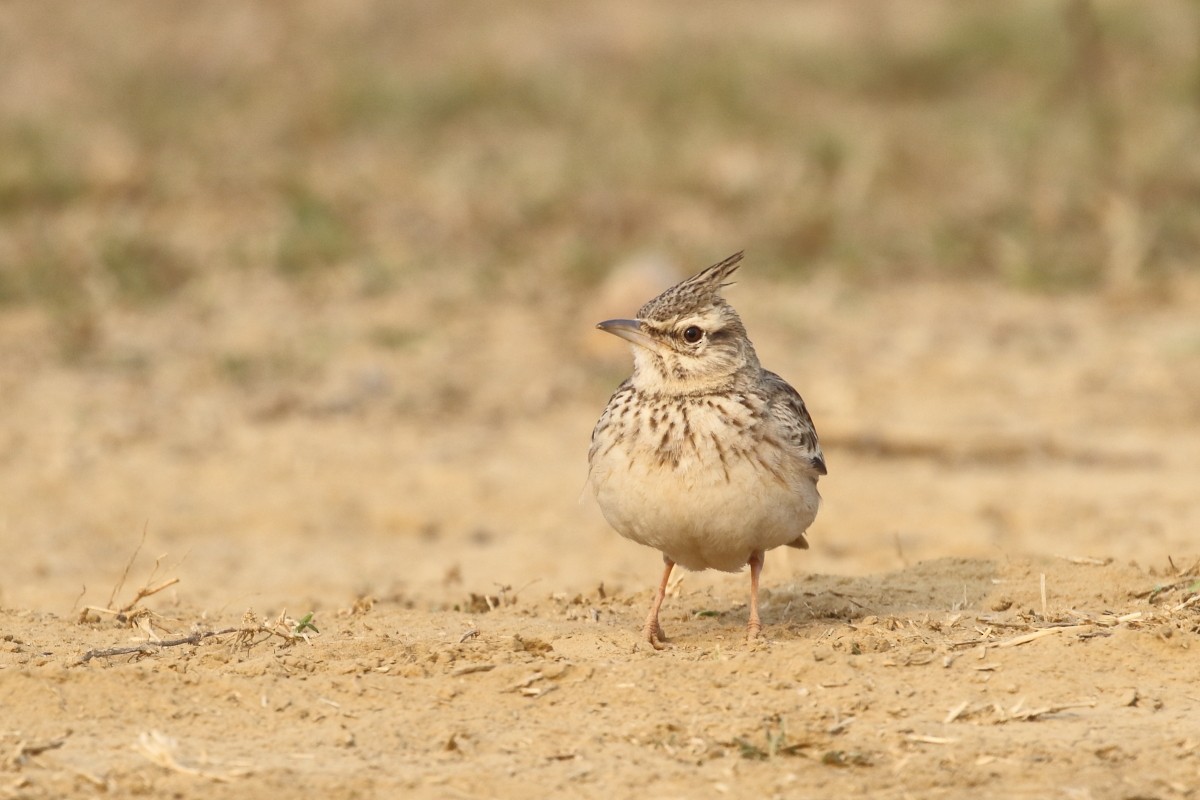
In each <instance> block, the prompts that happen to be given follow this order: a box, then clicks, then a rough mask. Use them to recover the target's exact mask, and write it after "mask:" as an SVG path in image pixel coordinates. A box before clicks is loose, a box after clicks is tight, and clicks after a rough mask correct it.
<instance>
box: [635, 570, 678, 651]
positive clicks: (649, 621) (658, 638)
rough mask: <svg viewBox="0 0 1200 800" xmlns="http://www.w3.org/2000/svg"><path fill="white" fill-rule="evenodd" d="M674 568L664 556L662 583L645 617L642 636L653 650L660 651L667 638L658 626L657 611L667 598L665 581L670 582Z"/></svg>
mask: <svg viewBox="0 0 1200 800" xmlns="http://www.w3.org/2000/svg"><path fill="white" fill-rule="evenodd" d="M674 567H675V562H674V561H672V560H671V559H669V558H667V557H666V556H665V555H664V556H663V575H662V581H661V582H660V583H659V584H658V594H656V595H655V596H654V603H653V605H651V606H650V616H648V617H646V627H644V628H643V629H642V635H643V636H645V637H646V641H647V642H649V643H650V644H651V645H652V646H653V647H654V649H655V650H662V649H663V644H662V643H663V641H664V640H665V639H666V638H667V637H666V635H665V634H664V633H663V629H662V625H659V624H658V610H659V609H660V608H662V604H663V599H664V598H665V597H666V596H667V581H668V580H670V578H671V570H672V569H674Z"/></svg>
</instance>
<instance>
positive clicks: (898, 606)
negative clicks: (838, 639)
mask: <svg viewBox="0 0 1200 800" xmlns="http://www.w3.org/2000/svg"><path fill="white" fill-rule="evenodd" d="M998 571H999V565H998V564H997V562H995V561H991V560H985V559H966V558H940V559H934V560H931V561H922V562H920V563H918V564H913V565H911V566H908V567H905V568H904V569H902V570H898V571H896V572H888V573H884V574H879V575H863V576H857V577H843V576H837V575H810V576H807V577H804V578H801V579H798V580H795V581H792V582H789V583H786V584H784V585H782V586H777V587H774V588H773V589H772V590H771V592H770V595H769V598H764V600H766V601H767V602H764V603H763V604H762V607H761V613H762V618H763V623H764V624H766V625H776V626H780V625H782V626H801V627H804V626H807V625H810V624H813V623H827V622H853V621H854V620H856V619H862V618H864V617H867V616H876V617H889V616H911V615H913V614H919V613H922V612H954V611H961V610H967V609H976V610H978V609H980V608H981V607H982V606H983V604H984V603H985V602H986V601H987V599H988V598H989V596H991V595H993V594H994V593H995V592H996V588H997V587H996V583H995V578H996V576H997V574H998Z"/></svg>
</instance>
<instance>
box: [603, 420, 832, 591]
mask: <svg viewBox="0 0 1200 800" xmlns="http://www.w3.org/2000/svg"><path fill="white" fill-rule="evenodd" d="M696 438H697V439H698V441H699V443H698V444H697V445H696V446H695V447H690V448H688V449H687V450H685V451H681V452H680V457H679V459H678V463H676V464H672V463H670V462H666V463H664V462H663V461H662V460H660V459H658V458H656V455H655V451H654V449H653V448H652V447H651V446H649V445H648V444H647V445H643V446H641V447H638V448H637V450H638V452H635V453H630V452H628V451H627V449H626V448H625V447H624V446H616V447H613V448H611V449H610V450H608V451H607V452H605V453H603V454H602V455H598V457H597V458H596V459H595V460H594V462H593V463H592V469H591V473H590V481H591V484H592V489H593V491H594V492H595V494H596V500H597V502H598V503H599V504H600V509H601V511H602V512H603V513H604V517H605V519H607V520H608V522H609V524H610V525H612V526H613V528H615V529H616V530H617V532H618V533H620V534H621V535H622V536H624V537H626V538H627V539H632V540H633V541H635V542H638V543H640V544H644V545H647V546H649V547H653V548H656V549H658V550H661V551H662V552H663V553H664V554H665V555H666V556H667V557H668V558H670V559H671V560H672V561H674V562H675V563H676V564H679V565H680V566H682V567H686V568H687V569H693V570H699V569H719V570H724V571H726V572H737V571H738V570H740V569H741V568H742V567H743V566H744V565H745V564H746V562H747V561H748V560H749V558H750V554H751V553H752V552H753V551H755V550H770V549H772V548H775V547H780V546H783V545H786V544H789V543H790V542H793V541H795V540H796V539H797V538H799V537H800V535H801V534H802V533H804V531H805V530H806V529H807V528H808V526H809V525H811V524H812V521H813V519H814V518H815V517H816V514H817V507H818V505H819V503H820V496H819V495H818V493H817V486H816V481H815V480H814V478H813V477H812V476H811V475H810V474H807V473H805V472H803V471H801V470H798V469H793V468H790V465H789V464H787V463H786V461H787V459H786V457H785V458H784V459H783V461H781V462H776V463H775V464H774V469H768V468H767V467H766V466H764V465H762V464H760V463H758V462H757V461H756V460H755V459H753V458H750V457H746V456H734V455H731V454H730V453H729V452H728V451H726V452H724V453H722V452H719V451H718V449H717V446H716V445H715V444H713V443H712V442H711V440H709V439H706V438H705V437H702V436H701V437H696Z"/></svg>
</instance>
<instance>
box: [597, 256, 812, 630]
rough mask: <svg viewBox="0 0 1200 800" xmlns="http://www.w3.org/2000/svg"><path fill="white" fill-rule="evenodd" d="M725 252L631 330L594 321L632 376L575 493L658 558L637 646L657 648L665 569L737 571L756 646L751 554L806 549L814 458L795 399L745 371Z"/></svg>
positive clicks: (748, 365) (807, 423)
mask: <svg viewBox="0 0 1200 800" xmlns="http://www.w3.org/2000/svg"><path fill="white" fill-rule="evenodd" d="M741 260H742V254H741V253H736V254H734V255H732V256H730V257H729V258H727V259H725V260H724V261H722V262H720V263H719V264H714V265H713V266H711V267H709V268H708V269H706V270H704V271H703V272H701V273H700V274H699V275H696V276H694V277H692V278H688V279H687V280H685V281H683V282H682V283H680V284H678V285H676V286H673V287H671V288H670V289H667V290H666V291H665V292H663V293H662V294H660V295H659V296H658V297H656V298H654V299H653V300H651V301H650V302H648V303H646V305H644V306H642V307H641V309H640V310H639V311H638V314H637V319H611V320H608V321H606V322H601V323H600V324H599V325H597V326H596V327H598V328H599V329H600V330H602V331H606V332H608V333H611V334H614V335H616V336H620V337H621V338H622V339H625V340H627V341H629V342H630V343H631V344H632V345H633V348H632V349H633V375H632V376H631V377H630V378H629V379H628V380H626V381H625V382H624V383H622V384H621V385H620V386H619V387H617V391H616V392H615V393H614V394H613V396H612V399H610V400H609V401H608V407H607V408H605V409H604V413H603V414H602V415H601V416H600V421H599V422H597V423H596V428H595V430H594V431H592V445H591V449H590V450H589V451H588V465H589V470H588V480H589V482H590V483H591V485H592V490H593V491H594V492H595V494H596V500H597V501H598V502H599V504H600V510H601V511H603V513H604V517H605V519H607V520H608V522H609V524H610V525H612V526H613V527H614V528H616V530H617V532H618V533H620V534H621V535H622V536H624V537H625V538H627V539H632V540H633V541H635V542H638V543H640V544H644V545H648V546H650V547H653V548H655V549H657V550H661V551H662V554H663V561H664V563H665V568H664V570H663V574H662V581H661V582H660V583H659V585H658V593H657V594H656V595H655V597H654V603H653V604H652V605H651V607H650V615H649V616H648V617H647V618H646V626H645V629H644V634H645V637H646V640H647V641H649V642H650V644H652V645H653V646H654V647H655V648H657V649H661V648H662V640H663V639H664V638H665V636H664V634H663V631H662V627H661V626H660V625H659V623H658V612H659V609H660V608H661V607H662V603H663V597H664V596H665V594H666V590H667V580H668V579H669V578H670V577H671V570H672V568H673V567H674V566H675V565H676V564H679V565H680V566H683V567H686V568H687V569H692V570H701V569H719V570H724V571H726V572H739V571H741V569H742V566H743V565H745V564H749V565H750V621H749V625H748V630H749V638H751V639H753V638H755V637H757V636H758V633H759V631H760V630H761V629H762V622H761V621H760V620H759V616H758V577H759V573H760V572H761V571H762V566H763V554H764V553H765V552H766V551H767V550H771V549H773V548H776V547H780V546H782V545H788V546H790V547H798V548H807V547H808V541H807V540H806V539H805V538H804V532H805V531H806V530H807V529H808V526H809V525H811V524H812V521H813V519H814V518H815V517H816V515H817V506H818V505H819V504H820V495H818V493H817V479H818V478H819V477H820V476H822V475H824V474H826V471H825V458H824V456H823V455H822V453H821V445H820V444H819V443H818V441H817V432H816V429H815V428H814V427H813V423H812V418H811V417H810V416H809V414H808V410H807V409H806V408H805V407H804V400H802V399H801V398H800V395H799V394H798V393H797V392H796V390H795V389H793V388H792V387H791V386H789V385H788V383H787V382H786V381H785V380H784V379H783V378H781V377H779V376H778V375H776V374H775V373H773V372H768V371H767V370H765V369H763V368H762V366H760V365H759V363H758V356H757V355H756V354H755V352H754V345H753V344H751V343H750V339H749V338H748V337H747V336H746V329H745V327H744V326H743V325H742V321H741V319H740V318H739V317H738V315H737V312H735V311H734V310H733V308H732V307H731V306H730V305H729V304H728V303H727V302H726V301H725V300H724V298H722V297H721V295H720V291H721V288H722V287H723V286H725V285H727V284H724V283H722V281H724V280H725V279H726V278H728V277H729V276H730V275H731V274H732V273H733V271H734V270H736V269H737V267H738V264H739V263H740V262H741Z"/></svg>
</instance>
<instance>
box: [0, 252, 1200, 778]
mask: <svg viewBox="0 0 1200 800" xmlns="http://www.w3.org/2000/svg"><path fill="white" fill-rule="evenodd" d="M622 274H623V275H624V276H625V277H622V278H620V279H619V280H620V281H627V283H628V285H624V284H621V283H620V282H618V283H617V284H615V285H610V286H606V287H603V291H601V292H598V293H597V294H596V295H595V297H594V299H592V300H590V301H588V302H587V303H568V304H565V305H564V304H556V303H554V302H539V303H528V304H520V303H517V304H513V305H512V306H511V307H509V306H507V305H505V306H504V307H503V308H490V309H481V308H479V307H478V305H477V304H474V305H472V304H468V303H467V302H466V301H465V300H464V298H465V297H466V296H467V293H466V292H465V291H463V290H457V289H455V288H454V286H455V282H454V281H453V280H442V279H439V281H438V283H437V285H436V286H432V285H431V286H430V287H420V288H421V290H420V291H416V290H414V291H402V292H398V293H395V294H391V295H387V296H383V297H379V298H374V299H372V298H363V297H357V296H352V295H351V293H350V292H348V291H346V292H342V291H340V289H339V287H338V286H337V285H331V286H329V287H326V288H327V291H322V292H319V293H318V292H311V293H307V294H306V293H301V292H297V291H296V290H295V289H290V288H288V287H287V286H286V285H284V284H282V283H280V282H278V281H277V280H274V279H271V278H269V277H266V276H263V275H257V274H255V273H246V274H245V275H242V276H235V278H232V279H231V278H230V277H229V276H228V275H226V276H224V277H223V278H222V280H221V281H219V282H216V281H214V282H213V283H212V284H211V285H208V284H204V285H202V286H200V287H199V288H198V289H197V292H196V294H195V295H193V296H192V298H191V299H190V300H189V301H188V302H186V303H178V304H173V305H172V306H170V307H169V308H163V309H160V310H155V311H150V312H146V313H141V314H129V315H121V314H119V313H117V312H113V313H112V314H111V315H109V316H107V317H105V319H104V320H103V330H102V332H101V333H102V335H103V342H104V345H103V348H102V349H101V351H100V355H98V356H97V357H96V358H95V359H94V360H92V361H91V362H89V363H86V364H83V365H77V366H64V365H61V364H59V363H57V362H56V359H55V358H54V357H53V354H52V353H51V348H52V345H51V344H49V339H50V337H48V336H47V335H46V326H47V325H48V324H49V323H48V322H47V321H46V320H45V319H43V318H42V317H40V316H39V315H37V314H36V313H34V312H28V313H26V312H18V311H14V312H12V313H9V314H7V315H5V316H3V317H0V326H3V330H2V331H0V393H2V395H3V397H4V406H5V411H4V414H3V416H2V417H0V497H2V498H3V507H2V508H0V547H2V548H3V551H4V553H5V554H6V555H5V558H4V559H3V562H2V563H0V607H2V608H3V610H2V611H0V797H30V798H42V797H60V796H67V795H75V796H92V795H102V794H103V795H109V796H129V795H139V794H140V795H148V796H160V797H161V796H173V797H208V796H214V795H219V796H229V797H267V796H272V797H274V796H279V795H281V794H289V795H295V794H297V793H300V794H308V795H313V796H323V797H347V798H349V797H372V796H381V797H386V796H393V797H394V796H405V797H536V796H555V797H597V796H605V797H623V796H633V795H634V794H636V795H637V796H639V797H644V798H657V797H706V796H719V795H722V794H727V795H730V796H755V797H756V796H767V797H775V796H778V797H783V796H788V797H793V796H799V797H806V796H812V797H816V796H829V797H833V796H838V797H842V796H861V795H864V794H865V795H869V796H871V797H909V796H911V797H961V796H964V795H965V794H966V793H967V792H970V793H971V794H972V795H974V796H979V797H1063V798H1150V797H1155V798H1174V797H1194V796H1195V795H1196V788H1195V787H1197V786H1200V689H1197V687H1196V681H1195V675H1196V652H1197V650H1196V648H1197V647H1200V635H1198V634H1200V603H1198V602H1197V601H1196V598H1197V597H1198V596H1200V574H1198V573H1197V566H1196V565H1197V556H1198V555H1200V547H1198V546H1197V539H1196V536H1197V531H1198V530H1200V502H1198V501H1197V489H1196V487H1198V486H1200V399H1198V398H1200V317H1197V315H1196V313H1195V308H1196V307H1197V302H1198V301H1200V288H1198V287H1196V286H1193V285H1189V284H1180V285H1178V286H1176V287H1174V288H1172V291H1171V292H1170V296H1169V297H1165V298H1163V297H1141V298H1133V299H1131V298H1122V299H1113V298H1106V297H1102V296H1075V297H1067V298H1061V297H1060V298H1051V297H1035V296H1030V295H1024V294H1018V293H1008V292H1004V291H1002V290H999V289H996V288H994V287H988V286H976V285H934V284H920V285H915V286H910V287H892V288H889V289H887V290H882V289H881V290H867V289H861V288H854V289H852V288H847V287H846V286H844V285H841V284H838V283H834V282H823V281H817V282H813V283H808V284H804V283H787V284H778V285H775V284H771V283H769V282H767V281H766V280H765V279H762V278H759V277H756V276H755V275H754V273H753V266H752V263H751V264H750V265H748V266H747V268H746V269H744V270H743V274H742V275H741V282H740V283H739V285H738V286H737V287H736V288H734V289H732V290H730V297H731V299H732V300H733V302H734V303H735V305H736V306H737V308H738V309H739V310H740V311H741V312H742V315H743V317H744V318H745V319H746V322H747V325H748V328H749V330H750V332H751V335H752V337H753V338H754V339H755V341H756V343H757V345H758V348H759V352H760V355H761V356H762V358H763V361H764V363H765V364H766V365H767V366H768V367H770V368H772V369H774V370H776V371H778V372H780V373H782V374H783V375H784V376H786V377H787V378H789V379H790V380H791V381H792V382H793V383H794V384H795V385H796V386H797V387H798V388H799V389H800V391H801V392H802V393H803V394H804V396H805V397H806V399H807V400H808V404H809V407H810V408H811V409H812V412H813V415H814V417H815V419H816V421H817V424H818V427H819V429H820V431H821V433H822V436H823V440H824V442H825V452H826V455H827V458H828V462H829V468H830V475H829V477H828V478H827V479H826V480H825V481H824V482H823V483H822V491H823V494H824V497H825V506H824V508H823V510H822V512H821V515H820V516H819V517H818V519H817V522H816V524H815V525H814V527H813V529H812V531H811V535H810V539H811V541H812V543H813V549H812V550H811V551H808V552H788V553H781V552H778V551H777V552H774V553H771V554H770V555H769V556H768V559H767V568H766V571H765V573H764V586H765V589H764V601H765V606H764V622H765V626H766V627H765V630H764V636H763V638H762V639H761V640H760V641H759V642H757V643H755V644H752V645H749V644H747V643H746V642H745V640H744V625H745V617H746V591H747V588H748V579H747V577H746V575H745V574H743V575H723V574H720V575H718V574H687V575H684V576H683V577H682V579H681V580H678V581H677V582H676V583H675V584H674V586H673V589H672V593H671V596H670V597H669V598H668V602H667V606H666V609H665V613H664V618H663V624H664V627H665V628H666V630H667V633H668V635H669V636H670V637H671V640H672V642H673V647H672V648H671V649H669V650H667V651H664V652H661V653H658V652H653V651H651V650H650V649H649V648H648V647H647V646H646V645H644V644H642V643H641V642H640V641H639V639H638V635H637V632H638V628H639V626H640V623H641V620H642V618H643V615H644V612H645V606H646V604H647V603H648V601H649V598H650V590H651V587H652V585H653V583H654V581H655V580H656V577H657V575H658V572H659V563H660V562H659V559H658V556H657V554H656V553H654V552H652V551H649V550H645V549H642V548H639V547H638V546H636V545H634V544H632V543H629V542H626V541H624V540H622V539H621V538H620V537H619V536H617V535H616V534H615V533H613V532H611V531H610V530H608V529H607V527H606V525H605V524H604V521H603V519H602V518H601V517H600V515H599V512H598V510H597V509H596V508H595V507H594V504H592V503H591V501H590V498H588V497H587V496H586V495H585V494H584V493H583V492H582V489H583V482H584V472H585V454H586V450H587V439H588V435H589V433H590V429H591V426H592V424H593V423H594V421H595V418H596V416H597V415H598V414H599V411H600V409H601V408H602V407H603V405H604V403H605V401H606V399H607V397H608V394H609V392H610V391H611V390H612V388H613V387H614V386H615V385H616V383H617V382H618V381H619V380H620V379H621V378H622V377H623V375H624V374H625V373H626V371H627V369H628V355H627V353H625V351H624V350H623V349H622V348H621V347H620V346H619V345H618V344H617V343H615V342H608V341H602V340H603V339H604V337H603V335H602V334H600V333H598V332H595V331H593V330H592V329H591V323H592V322H594V321H596V320H599V319H603V318H606V317H608V316H614V315H617V314H627V313H629V312H630V311H631V310H632V308H635V307H636V303H637V301H640V300H641V299H645V297H642V296H638V295H639V293H641V292H642V290H643V287H642V286H641V285H640V283H639V281H641V280H643V279H644V280H645V281H648V282H652V280H651V279H649V278H647V277H646V276H644V275H643V276H642V277H641V278H639V277H638V276H637V273H636V271H633V272H627V273H622ZM630 276H632V277H630ZM660 288H661V287H660ZM626 295H628V296H630V297H631V298H632V299H629V300H625V299H623V298H624V297H625V296H626ZM431 298H432V299H431ZM545 299H546V300H548V301H553V299H554V298H545ZM143 537H144V541H143ZM127 566H128V572H127V574H126V570H127ZM123 575H125V577H124V578H122V576H123ZM174 579H178V582H175V583H170V582H171V581H173V580H174ZM164 583H170V585H168V586H165V587H163V584H164ZM114 587H115V590H114ZM1043 587H1044V588H1043ZM139 589H148V590H155V589H160V590H159V591H157V592H155V593H153V594H151V595H149V596H146V597H141V598H138V590H139ZM88 607H92V609H91V610H88ZM122 609H123V612H122V613H120V614H116V613H113V612H116V611H122ZM310 613H311V614H312V616H311V617H308V616H307V615H309V614H310ZM306 618H307V619H308V620H309V622H310V623H311V625H312V627H309V626H306V625H304V624H302V623H303V621H304V620H305V619H306ZM221 631H225V632H224V633H220V632H221ZM207 634H214V635H207ZM189 637H190V639H189ZM202 637H203V638H202ZM184 639H187V640H188V641H186V642H180V640H184ZM112 648H132V649H133V652H125V653H121V654H105V653H100V654H96V653H95V652H94V651H104V650H108V649H112Z"/></svg>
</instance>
